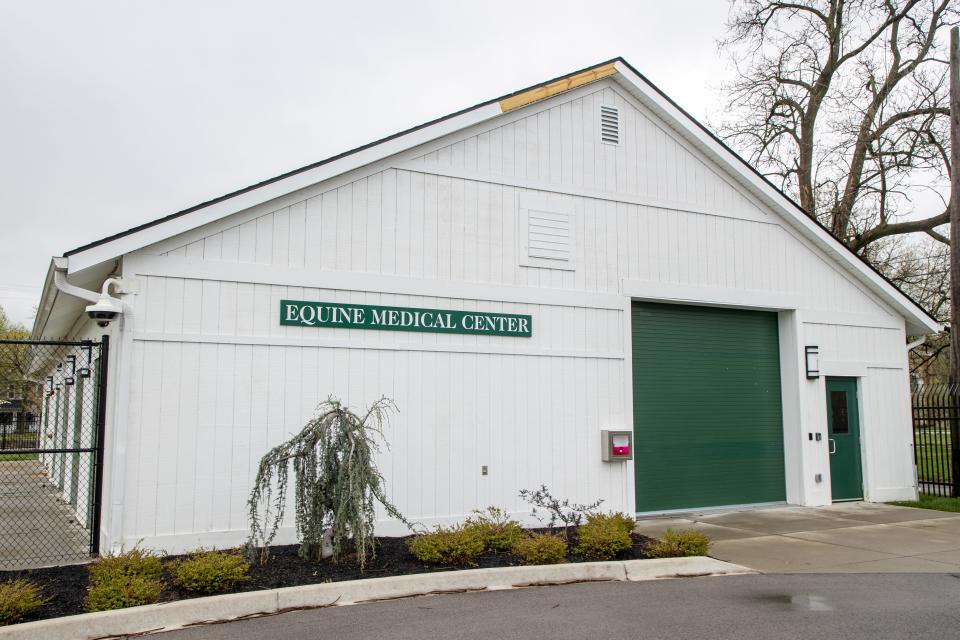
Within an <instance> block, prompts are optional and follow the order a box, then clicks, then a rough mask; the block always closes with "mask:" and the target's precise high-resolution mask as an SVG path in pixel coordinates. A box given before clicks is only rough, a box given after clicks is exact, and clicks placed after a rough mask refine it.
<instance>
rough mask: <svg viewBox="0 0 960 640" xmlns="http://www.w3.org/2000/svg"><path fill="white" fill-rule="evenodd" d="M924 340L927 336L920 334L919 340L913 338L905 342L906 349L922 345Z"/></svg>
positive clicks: (909, 349)
mask: <svg viewBox="0 0 960 640" xmlns="http://www.w3.org/2000/svg"><path fill="white" fill-rule="evenodd" d="M926 341H927V336H920V339H919V340H914V341H913V342H908V343H907V351H911V350H913V349H916V348H917V347H919V346H920V345H922V344H923V343H924V342H926Z"/></svg>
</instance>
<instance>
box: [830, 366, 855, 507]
mask: <svg viewBox="0 0 960 640" xmlns="http://www.w3.org/2000/svg"><path fill="white" fill-rule="evenodd" d="M827 431H828V437H829V441H828V443H827V444H829V445H830V488H831V490H832V492H833V499H834V500H835V501H836V500H860V499H861V498H863V477H862V473H861V470H860V410H859V407H858V405H857V379H856V378H827Z"/></svg>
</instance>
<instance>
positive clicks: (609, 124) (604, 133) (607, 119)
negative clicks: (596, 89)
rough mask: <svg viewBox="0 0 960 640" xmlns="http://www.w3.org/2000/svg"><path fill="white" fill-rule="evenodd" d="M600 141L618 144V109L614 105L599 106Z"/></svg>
mask: <svg viewBox="0 0 960 640" xmlns="http://www.w3.org/2000/svg"><path fill="white" fill-rule="evenodd" d="M600 141H601V142H605V143H607V144H620V111H619V110H618V109H617V108H616V107H604V106H601V107H600Z"/></svg>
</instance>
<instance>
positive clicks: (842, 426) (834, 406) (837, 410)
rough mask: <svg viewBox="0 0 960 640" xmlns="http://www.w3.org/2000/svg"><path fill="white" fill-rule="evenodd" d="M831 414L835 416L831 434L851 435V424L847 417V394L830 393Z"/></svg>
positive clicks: (843, 392)
mask: <svg viewBox="0 0 960 640" xmlns="http://www.w3.org/2000/svg"><path fill="white" fill-rule="evenodd" d="M830 413H831V414H833V424H832V425H830V426H831V429H830V432H831V433H850V424H849V422H848V417H847V392H846V391H831V392H830Z"/></svg>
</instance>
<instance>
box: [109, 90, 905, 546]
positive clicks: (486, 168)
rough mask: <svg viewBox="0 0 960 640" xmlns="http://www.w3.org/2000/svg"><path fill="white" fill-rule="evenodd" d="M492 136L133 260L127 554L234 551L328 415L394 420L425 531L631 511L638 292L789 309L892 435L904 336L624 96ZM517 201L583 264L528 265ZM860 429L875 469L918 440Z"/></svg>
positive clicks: (567, 102)
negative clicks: (574, 512)
mask: <svg viewBox="0 0 960 640" xmlns="http://www.w3.org/2000/svg"><path fill="white" fill-rule="evenodd" d="M601 105H609V106H615V107H617V108H618V110H619V116H620V133H621V135H620V140H621V143H620V144H619V145H610V144H605V143H602V142H601V141H600V139H599V125H598V117H599V116H598V112H599V107H600V106H601ZM476 129H477V130H469V131H466V132H462V133H460V134H455V135H452V136H448V137H447V138H446V139H442V140H438V141H436V142H434V143H432V144H430V145H427V146H426V147H424V148H420V149H417V150H416V151H415V152H412V153H406V154H401V156H398V157H397V158H394V159H392V160H390V161H389V162H386V163H383V165H382V166H377V167H371V168H367V169H361V170H358V171H356V172H353V173H352V174H350V175H347V176H343V177H341V178H337V179H334V180H331V181H329V182H328V183H322V184H319V185H316V186H314V187H312V188H309V189H304V190H302V191H301V192H298V193H296V194H291V195H290V196H286V197H284V198H280V199H279V200H277V201H273V202H271V203H267V204H265V205H260V206H257V207H254V208H253V209H251V210H247V211H242V212H239V213H237V214H235V215H233V216H230V217H229V218H226V219H223V220H221V221H218V222H215V223H211V224H209V225H206V226H205V227H202V228H200V229H197V230H195V231H192V232H189V233H187V234H183V235H181V236H177V237H175V238H171V239H169V240H166V241H164V242H161V243H158V244H156V245H153V246H151V247H148V248H146V249H144V250H142V251H138V252H135V253H133V254H129V255H128V256H127V257H126V258H125V260H124V264H123V270H124V275H125V276H127V275H129V276H132V277H134V278H135V279H137V280H138V281H140V283H141V289H140V292H139V293H138V294H136V295H133V296H129V297H128V299H129V301H130V302H131V304H132V307H133V309H132V313H131V316H132V317H131V318H130V320H132V326H131V328H130V330H131V331H132V332H133V338H132V352H131V358H130V374H131V375H130V380H129V386H128V390H127V392H126V393H128V398H129V407H128V415H129V420H128V424H129V427H128V428H129V432H128V436H127V437H128V442H127V453H126V458H127V460H126V463H125V471H124V472H123V473H124V474H125V478H126V486H127V487H128V488H127V490H126V493H127V495H126V498H125V500H126V502H127V505H126V507H125V509H124V511H123V513H124V522H123V524H122V532H123V533H122V537H123V540H124V541H126V542H128V543H130V542H135V541H136V540H139V539H141V538H143V539H145V540H146V541H147V542H155V543H157V544H162V543H167V544H168V546H169V547H170V548H174V547H179V548H188V547H190V546H191V545H192V546H196V545H197V544H211V543H216V544H223V543H225V542H229V543H236V542H239V541H241V540H242V537H243V535H244V532H245V529H246V526H247V520H246V507H245V500H246V497H247V495H248V493H249V490H250V488H251V481H252V478H253V475H254V473H255V471H256V464H257V461H258V460H259V457H260V456H261V455H262V454H263V453H264V452H265V451H266V450H267V449H268V448H269V447H271V446H273V445H275V444H277V443H279V442H280V441H281V440H283V439H284V438H286V437H287V436H288V435H290V434H291V433H293V432H294V431H296V430H298V429H299V428H300V427H301V426H302V425H303V423H304V422H305V421H306V420H307V419H308V418H309V417H310V416H311V415H312V414H313V411H314V409H315V407H316V405H317V404H318V403H319V402H320V401H321V400H323V399H324V398H325V397H327V396H328V395H335V396H339V397H340V398H342V399H343V400H344V401H346V402H348V403H349V404H351V405H352V406H354V407H358V408H359V407H362V406H364V405H366V404H368V403H370V402H371V401H373V400H374V399H376V398H378V397H380V396H382V395H387V396H390V397H392V398H393V399H394V400H395V401H396V402H397V405H398V407H399V409H400V412H399V413H398V414H397V415H396V416H395V417H394V418H393V420H392V423H391V425H390V427H389V428H388V430H387V436H388V440H389V444H390V449H389V451H387V450H385V451H384V453H383V454H382V457H381V460H382V466H383V471H384V475H385V478H386V482H387V487H388V491H389V493H390V496H391V498H392V500H393V501H394V503H395V504H396V505H397V506H398V507H399V508H400V509H401V511H403V512H404V513H405V514H406V515H408V516H409V517H410V518H411V519H414V520H419V521H422V522H427V523H430V522H445V521H450V520H456V519H460V518H462V517H463V516H464V515H466V514H467V513H468V512H469V511H470V510H471V509H474V508H481V507H484V506H486V505H489V504H495V505H498V506H502V507H505V508H507V509H508V510H510V511H514V512H522V511H525V510H526V507H525V505H524V504H523V503H522V502H521V501H520V500H519V498H518V496H517V492H518V491H519V490H520V489H523V488H533V487H535V486H538V485H539V484H540V483H546V484H548V485H549V486H550V487H551V489H552V490H553V491H554V493H555V494H557V495H560V496H564V497H570V498H572V499H574V500H577V501H584V502H586V501H591V500H593V499H596V498H598V497H603V498H605V500H606V503H605V506H607V507H609V508H611V509H621V510H626V511H632V510H633V476H632V473H631V472H630V466H629V465H625V464H604V463H602V462H600V452H599V434H598V432H599V430H600V429H604V428H613V429H623V428H625V429H630V428H632V408H631V402H632V398H631V397H630V395H629V377H630V365H629V349H630V345H629V338H628V331H629V314H628V313H627V311H628V310H629V299H630V296H631V295H635V296H636V294H635V293H631V292H632V291H642V290H646V289H650V290H656V291H661V290H665V289H676V290H677V291H680V292H681V294H680V295H679V298H678V299H688V300H689V299H690V297H689V296H687V297H686V298H684V296H683V295H682V292H683V291H700V290H704V289H709V290H710V291H711V292H713V293H712V294H711V295H712V296H715V297H716V299H717V300H721V301H722V300H723V299H724V298H725V296H729V297H730V298H731V300H733V299H734V298H737V297H738V296H739V297H740V298H742V297H743V295H745V294H747V295H749V296H751V297H753V298H756V299H757V300H765V299H769V300H777V301H783V300H789V301H790V303H789V305H786V306H785V305H783V304H781V303H780V302H778V303H776V304H773V303H771V304H769V305H763V304H758V305H752V306H768V307H769V308H771V309H786V308H790V309H793V310H795V311H796V313H797V316H798V318H799V325H800V326H799V328H798V336H799V337H797V338H796V339H797V340H800V341H805V340H808V339H817V340H820V342H821V344H823V345H824V346H822V347H821V354H822V357H823V358H824V359H825V360H827V361H830V362H831V363H834V362H835V363H841V362H843V363H847V364H849V365H850V366H852V367H860V368H862V369H863V371H864V375H866V376H867V378H868V380H867V382H866V383H865V384H861V405H862V407H863V412H864V416H865V417H869V418H870V420H871V421H873V422H884V423H887V422H890V421H892V420H898V419H899V418H900V417H902V416H901V414H902V407H900V406H897V407H893V408H892V410H893V414H887V413H885V412H886V411H888V410H891V408H890V407H887V406H886V405H884V403H888V402H889V400H888V399H885V398H884V397H883V396H885V395H890V394H894V393H900V392H901V390H902V389H901V387H902V385H905V384H906V370H905V368H904V367H905V363H906V359H905V358H906V356H905V353H904V352H903V338H904V330H903V320H902V318H901V317H899V316H897V315H895V314H894V313H893V312H892V311H891V310H890V308H889V307H888V306H887V305H885V304H884V303H883V302H881V301H880V300H878V299H877V297H876V296H874V295H873V294H871V293H869V292H868V291H867V290H866V289H865V288H863V287H861V286H859V285H858V284H857V283H856V282H855V281H854V280H853V279H852V278H851V277H850V276H849V275H848V274H847V273H846V272H844V271H843V269H842V268H841V267H840V266H839V265H837V264H836V263H835V262H834V261H833V260H832V259H830V258H828V257H826V256H824V255H823V254H822V253H821V252H819V251H817V250H815V249H813V248H811V247H810V246H809V245H808V243H806V242H804V241H803V240H801V239H800V238H799V236H798V235H797V233H796V232H795V231H793V230H792V229H791V228H790V227H789V226H788V225H785V224H783V222H782V221H781V220H780V219H779V218H778V217H777V216H775V215H773V214H772V213H769V212H766V211H764V210H763V209H762V208H761V207H759V206H758V205H757V204H756V203H755V202H754V200H753V199H752V198H751V197H749V196H748V195H746V193H745V192H744V191H742V190H741V189H739V188H738V187H737V186H736V185H735V184H734V183H733V181H732V180H731V179H730V178H729V177H728V176H726V175H725V174H724V173H723V171H722V170H721V169H719V168H718V167H716V166H714V165H713V164H712V163H710V162H708V161H706V160H705V159H704V158H702V157H701V156H700V155H699V154H698V153H697V152H696V151H694V150H693V149H692V148H690V146H689V145H688V144H686V143H685V142H683V141H682V140H681V139H679V138H678V137H677V136H675V135H674V134H673V132H672V131H671V129H670V128H669V127H668V126H666V125H665V124H664V123H662V122H661V121H659V120H658V119H657V118H655V117H654V116H653V115H651V114H650V113H649V112H647V111H646V110H645V109H643V108H642V107H641V106H640V105H639V104H637V103H636V102H635V101H634V100H633V99H632V98H629V97H625V96H624V95H623V94H622V93H621V92H619V91H617V90H616V89H614V85H613V84H612V83H609V82H606V81H604V82H600V83H596V84H594V85H589V86H587V87H583V88H581V89H578V90H575V91H571V92H569V93H568V94H564V95H562V96H559V97H556V98H553V99H550V100H547V101H544V102H543V103H542V104H538V105H533V106H531V107H527V108H524V109H520V110H518V111H517V112H512V113H508V114H506V115H505V116H502V118H501V119H498V120H496V121H493V122H491V123H488V124H486V125H484V126H482V127H478V128H476ZM524 198H539V199H541V200H542V201H544V202H547V203H548V205H549V203H553V204H555V205H556V206H557V207H558V208H563V209H568V210H570V211H572V212H573V213H572V218H571V225H572V237H574V238H575V241H574V243H573V246H572V247H571V250H572V254H573V255H572V264H573V265H574V268H572V269H548V268H541V267H531V266H525V265H523V264H522V263H523V260H522V253H521V252H522V247H521V245H522V243H521V232H522V230H521V229H520V225H519V220H520V209H521V206H522V201H523V200H524ZM281 299H302V300H317V301H334V302H352V303H362V304H386V305H397V306H409V307H430V308H442V309H465V310H477V311H503V312H507V313H525V314H531V315H532V316H533V336H532V337H531V338H507V337H489V336H469V335H443V334H429V333H404V332H378V331H364V330H344V329H314V328H302V327H284V326H280V324H279V318H278V311H279V301H280V300H281ZM824 318H827V320H829V321H825V320H824ZM831 318H842V319H843V320H842V321H839V320H838V321H836V322H837V324H831V322H833V320H830V319H831ZM878 363H879V366H880V367H881V368H879V369H878V368H868V367H867V365H868V364H871V365H874V366H876V365H878ZM834 366H837V367H840V366H841V365H839V364H836V365H834ZM898 367H899V368H898ZM841 368H842V367H841ZM858 370H860V369H858ZM820 394H821V395H820V397H819V398H818V397H816V393H815V392H813V391H810V392H808V393H807V394H806V395H805V396H804V397H803V398H801V404H802V411H803V414H804V420H807V419H808V418H809V419H813V417H815V415H816V412H817V411H818V410H822V406H821V405H823V397H822V390H821V392H820ZM818 406H821V408H820V409H818V408H817V407H818ZM866 428H870V429H872V432H874V433H876V434H879V435H875V436H873V438H874V440H873V442H872V443H870V446H873V447H875V448H876V450H877V451H878V452H879V451H880V450H883V449H884V447H885V446H886V445H887V442H886V441H885V440H884V439H885V438H892V439H897V438H900V437H901V436H902V434H901V433H900V431H899V430H898V428H890V429H887V428H874V427H866ZM904 428H905V429H908V427H904ZM887 434H894V435H887ZM898 444H899V443H898ZM871 455H873V454H872V453H871ZM875 457H876V460H877V461H878V462H879V461H881V460H883V461H885V462H890V461H889V460H886V459H885V458H884V457H883V455H881V454H880V453H877V454H876V456H875ZM890 458H891V460H892V461H893V462H892V463H891V469H889V470H888V471H887V472H885V473H886V475H883V474H879V475H876V476H874V477H876V478H879V479H880V480H881V481H882V482H880V484H878V485H877V486H878V487H881V488H883V489H885V490H887V489H889V490H890V491H892V492H894V493H896V492H897V491H902V490H904V489H905V488H907V487H909V485H910V479H909V478H908V477H907V476H908V475H909V469H905V468H904V465H903V463H902V461H900V459H899V458H897V457H896V455H895V454H891V456H890ZM481 465H487V466H488V469H489V475H487V476H482V475H481V474H480V467H481ZM873 465H874V462H873V461H872V460H871V461H870V462H869V464H868V466H871V467H872V466H873ZM820 489H821V490H822V487H821V488H820ZM808 493H809V495H808V496H807V497H806V498H804V499H805V500H807V501H809V502H816V501H817V500H822V499H823V498H822V496H820V495H819V494H817V493H816V489H815V488H812V487H808ZM383 530H384V531H389V532H398V531H396V528H395V527H391V526H390V525H389V524H386V523H385V524H384V527H383ZM286 535H289V531H288V532H287V534H286Z"/></svg>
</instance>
